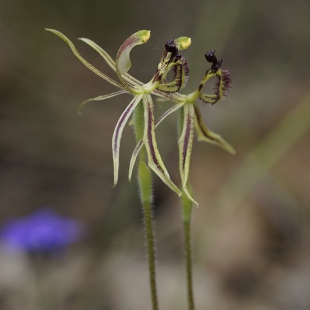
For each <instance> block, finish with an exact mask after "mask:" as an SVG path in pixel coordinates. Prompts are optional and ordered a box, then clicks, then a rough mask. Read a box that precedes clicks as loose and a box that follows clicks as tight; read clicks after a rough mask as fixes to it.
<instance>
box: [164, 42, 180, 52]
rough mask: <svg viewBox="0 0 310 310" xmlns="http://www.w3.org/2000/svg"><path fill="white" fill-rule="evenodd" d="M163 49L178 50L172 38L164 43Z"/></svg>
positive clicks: (168, 50)
mask: <svg viewBox="0 0 310 310" xmlns="http://www.w3.org/2000/svg"><path fill="white" fill-rule="evenodd" d="M165 49H166V51H167V52H168V53H176V52H177V50H178V49H177V47H176V46H175V44H174V42H173V40H169V41H167V42H166V43H165Z"/></svg>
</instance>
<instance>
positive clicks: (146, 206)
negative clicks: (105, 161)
mask: <svg viewBox="0 0 310 310" xmlns="http://www.w3.org/2000/svg"><path fill="white" fill-rule="evenodd" d="M133 117H134V130H135V135H136V140H137V142H138V141H140V140H141V139H142V137H143V132H144V111H143V105H142V102H140V103H139V104H138V106H137V108H136V109H135V111H134V114H133ZM138 183H139V189H140V199H141V203H142V207H143V216H144V227H145V239H146V243H147V254H148V264H149V280H150V290H151V299H152V309H153V310H158V309H159V308H158V300H157V289H156V272H155V269H156V265H155V247H154V228H153V226H154V225H153V210H152V203H153V195H152V172H151V170H150V168H149V167H148V164H147V154H146V150H145V148H142V149H141V150H140V153H139V171H138Z"/></svg>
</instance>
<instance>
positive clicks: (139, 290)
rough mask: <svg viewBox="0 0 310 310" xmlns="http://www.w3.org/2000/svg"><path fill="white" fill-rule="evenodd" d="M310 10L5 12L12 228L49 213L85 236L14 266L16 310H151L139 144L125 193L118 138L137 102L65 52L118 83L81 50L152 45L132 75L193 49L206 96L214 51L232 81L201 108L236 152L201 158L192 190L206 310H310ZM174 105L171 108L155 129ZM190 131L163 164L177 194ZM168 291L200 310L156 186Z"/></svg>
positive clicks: (0, 78)
mask: <svg viewBox="0 0 310 310" xmlns="http://www.w3.org/2000/svg"><path fill="white" fill-rule="evenodd" d="M309 21H310V3H309V1H307V0H295V1H283V0H282V1H280V0H275V1H270V2H264V3H262V2H261V1H258V0H253V1H245V0H235V1H229V0H219V1H215V0H210V1H202V0H195V1H183V0H180V1H174V0H172V1H163V0H158V1H139V0H138V1H124V0H114V1H109V0H107V1H100V0H87V1H85V0H75V1H60V0H54V1H46V0H41V1H38V0H29V1H22V0H11V1H6V0H2V1H1V2H0V42H1V48H0V113H1V122H0V126H1V130H0V143H1V149H0V157H1V170H0V184H1V186H0V197H1V198H0V201H1V202H0V206H1V207H0V224H1V225H2V226H3V225H5V224H6V223H7V222H8V220H9V219H11V218H16V217H17V218H20V217H25V216H28V215H29V214H31V213H33V212H35V211H36V210H38V209H40V208H43V207H49V208H51V209H53V210H54V211H55V212H57V213H58V214H59V215H60V216H65V217H70V218H75V219H77V220H79V221H80V222H81V223H83V225H84V237H83V238H82V239H81V240H80V241H79V242H77V243H75V244H73V245H71V246H69V247H68V248H67V249H65V251H63V253H61V254H59V253H58V254H57V255H52V256H50V255H48V256H45V255H44V257H43V256H42V255H39V257H38V255H35V257H34V256H33V255H29V253H23V252H11V251H8V250H7V249H6V247H5V246H1V251H0V308H1V309H3V310H6V309H10V310H19V309H23V310H28V309H29V310H34V309H66V310H82V309H88V310H125V309H126V310H131V309H132V310H133V309H135V310H136V309H150V308H151V305H150V299H149V291H148V273H147V264H146V258H145V247H144V236H143V228H142V221H141V218H142V216H141V208H140V205H139V200H138V193H137V185H136V181H135V179H134V180H133V181H132V182H131V183H129V182H128V181H127V171H128V170H127V169H128V163H129V159H130V154H131V152H132V150H133V148H134V145H135V143H134V138H133V135H132V130H131V128H130V127H127V128H126V130H125V133H124V136H123V140H122V144H121V165H120V182H119V184H118V185H117V186H116V187H114V188H113V184H112V183H113V180H112V173H113V169H112V156H111V145H110V144H111V137H112V132H113V129H114V126H115V124H116V121H117V119H118V117H119V116H120V114H121V112H122V110H123V109H124V108H125V106H126V104H127V103H128V96H120V97H116V98H113V99H110V100H109V101H105V102H98V103H92V104H89V105H88V106H86V107H85V108H84V110H83V115H82V116H79V115H78V114H77V107H78V104H79V103H80V102H82V101H83V100H85V99H87V98H90V97H95V96H97V95H101V94H106V93H108V92H111V91H114V89H113V87H112V86H110V85H108V84H107V83H106V82H105V81H103V80H101V79H100V78H98V77H97V76H95V75H94V74H93V73H92V72H90V71H88V70H87V69H86V68H85V67H84V66H83V65H82V64H81V63H80V62H79V61H78V60H77V59H76V58H75V57H74V55H73V54H72V52H71V51H70V50H69V48H68V47H67V46H66V45H65V44H64V42H62V41H61V40H60V39H59V38H57V37H56V36H54V35H53V34H51V33H48V32H46V31H45V30H44V27H49V28H55V29H58V30H60V31H62V32H63V33H64V34H66V35H67V36H68V37H69V38H70V39H72V40H73V41H74V42H75V43H76V45H77V47H78V49H79V51H80V52H81V53H82V55H83V56H84V57H85V58H86V59H87V60H89V61H90V62H91V63H92V64H94V65H95V66H96V67H97V68H99V69H100V70H102V71H104V72H106V73H107V74H108V75H110V76H112V77H115V75H113V72H111V70H110V69H109V68H108V66H107V65H106V64H105V63H104V61H103V60H102V59H101V58H100V56H98V54H96V52H95V51H93V50H92V49H91V48H89V47H88V46H86V45H85V44H84V43H83V42H78V41H77V40H76V39H77V38H78V37H86V38H90V39H92V40H93V41H95V42H97V43H98V44H99V45H101V46H102V47H103V48H104V49H105V50H107V51H108V52H109V53H110V54H111V55H112V56H114V55H115V54H116V52H117V50H118V48H119V46H120V44H121V43H122V42H123V41H124V40H125V38H127V37H128V36H129V35H130V34H132V33H134V32H136V31H137V30H139V29H150V30H151V31H152V37H151V40H150V41H149V42H148V44H145V45H143V46H140V47H139V48H136V49H135V50H133V52H132V57H133V67H132V69H131V73H132V74H133V75H134V76H136V77H138V78H139V79H141V80H143V81H148V80H149V79H150V78H151V76H152V74H153V73H154V71H155V68H156V66H157V62H158V59H159V57H160V55H161V51H162V49H163V44H164V42H165V41H166V40H168V39H170V38H174V37H178V36H181V35H186V36H189V37H191V38H192V46H191V48H190V49H189V50H187V51H185V52H184V55H186V57H187V58H188V61H189V64H190V68H191V77H190V82H189V85H188V87H187V91H192V90H194V89H195V88H196V86H197V85H198V84H199V82H200V80H201V78H202V76H203V74H204V72H205V70H206V68H207V67H208V65H207V64H206V62H205V60H204V52H205V51H207V50H211V49H216V51H217V55H218V57H220V58H223V59H224V62H225V68H227V69H229V70H230V71H231V75H232V79H233V88H232V90H231V92H230V94H229V96H228V98H227V99H226V100H225V101H223V102H220V103H218V104H216V105H214V106H202V111H203V115H204V118H205V121H206V123H207V124H208V127H209V128H210V129H211V130H213V131H215V132H217V133H219V134H221V135H222V136H223V137H224V138H225V139H226V140H228V141H229V142H230V143H231V144H232V145H234V147H235V148H236V150H237V155H235V156H231V155H229V154H228V153H225V152H224V151H223V150H222V149H220V148H218V147H216V146H213V145H209V144H205V143H195V145H194V152H193V157H192V164H191V174H190V178H191V182H192V185H193V188H194V192H195V197H196V199H197V201H198V202H199V203H200V206H199V208H197V209H196V208H195V209H194V212H193V213H194V214H193V234H192V235H193V256H194V264H195V267H194V288H195V296H196V306H197V309H201V310H203V309H218V310H226V309H228V310H231V309H238V310H242V309H247V310H252V309H253V310H254V309H260V310H261V309H264V310H273V309H281V310H291V309H298V310H307V309H310V295H309V290H310V242H309V241H310V238H309V237H310V236H309V227H310V226H309V224H310V190H309V188H310V135H309V132H310V91H309V85H310V70H309V69H310V68H309V65H310V59H309V50H310V40H309V38H310V22H309ZM168 106H170V104H169V103H165V104H163V103H159V104H158V106H157V109H158V110H157V115H160V113H161V112H162V111H164V110H165V109H166V108H167V107H168ZM176 122H177V116H176V115H172V116H170V117H169V118H168V119H167V120H166V121H165V122H164V123H163V124H162V125H161V126H160V127H159V128H158V135H157V136H158V141H159V147H160V151H161V153H162V154H163V157H164V161H165V163H166V165H167V167H168V170H169V171H170V174H171V175H172V178H173V180H175V181H176V182H178V180H179V179H178V177H179V176H178V164H177V158H178V151H177V130H176ZM154 181H155V183H154V194H155V205H154V211H155V220H156V239H157V250H158V254H157V260H158V289H159V298H160V305H161V307H162V309H170V310H174V309H178V310H179V309H186V307H187V306H186V291H185V273H184V267H183V264H182V263H183V261H182V229H181V221H180V207H179V200H178V197H177V196H176V195H175V194H174V193H172V192H171V191H170V190H169V189H167V188H166V187H165V186H164V185H163V184H162V183H161V182H160V180H159V179H158V178H157V177H154Z"/></svg>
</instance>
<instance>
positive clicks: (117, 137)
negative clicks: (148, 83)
mask: <svg viewBox="0 0 310 310" xmlns="http://www.w3.org/2000/svg"><path fill="white" fill-rule="evenodd" d="M142 96H143V95H138V96H135V97H134V98H133V99H132V101H131V102H130V103H129V105H128V106H127V107H126V109H125V110H124V112H123V113H122V115H121V117H120V118H119V120H118V121H117V124H116V126H115V129H114V132H113V136H112V154H113V165H114V186H115V185H116V184H117V181H118V170H119V150H120V142H121V137H122V133H123V130H124V127H125V125H126V123H127V122H128V120H129V118H130V116H131V115H132V112H133V110H134V109H135V108H136V106H137V105H138V104H139V102H140V100H141V99H142Z"/></svg>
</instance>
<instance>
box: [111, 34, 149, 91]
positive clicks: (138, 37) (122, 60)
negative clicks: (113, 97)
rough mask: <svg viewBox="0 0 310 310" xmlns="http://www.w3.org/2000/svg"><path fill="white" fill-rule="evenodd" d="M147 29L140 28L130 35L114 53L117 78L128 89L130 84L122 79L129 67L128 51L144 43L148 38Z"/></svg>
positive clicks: (130, 86) (130, 87)
mask: <svg viewBox="0 0 310 310" xmlns="http://www.w3.org/2000/svg"><path fill="white" fill-rule="evenodd" d="M150 33H151V32H150V31H149V30H140V31H138V32H136V33H134V34H133V35H131V36H130V37H129V38H128V39H126V40H125V42H124V43H123V44H122V45H121V47H120V48H119V50H118V52H117V55H116V61H115V62H116V73H117V75H118V77H119V79H120V80H121V81H122V82H123V84H124V85H127V87H128V88H129V89H132V85H130V83H128V82H127V81H126V80H124V78H123V75H124V74H125V73H127V72H128V71H129V69H130V67H131V60H130V52H131V50H132V49H133V48H134V47H135V46H137V45H140V44H144V43H146V42H147V41H148V40H149V38H150Z"/></svg>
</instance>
